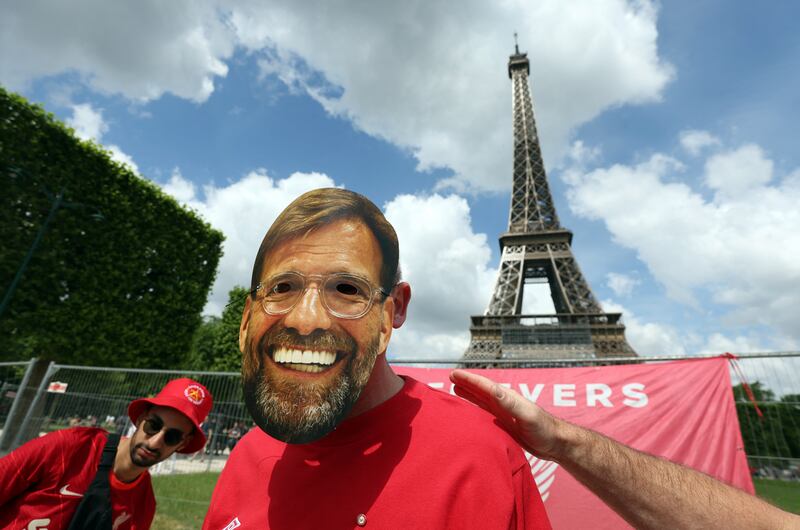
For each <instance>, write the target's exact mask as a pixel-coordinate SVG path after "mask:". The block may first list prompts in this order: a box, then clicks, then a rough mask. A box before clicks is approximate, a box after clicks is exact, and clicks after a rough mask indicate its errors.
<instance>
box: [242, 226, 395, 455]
mask: <svg viewBox="0 0 800 530" xmlns="http://www.w3.org/2000/svg"><path fill="white" fill-rule="evenodd" d="M380 268H381V252H380V247H379V246H378V242H377V240H376V239H375V236H374V235H373V234H372V232H371V231H370V230H369V229H368V228H367V227H366V226H364V225H363V224H362V223H361V222H359V221H351V220H343V221H337V222H333V223H331V224H329V225H327V226H324V227H321V228H319V229H317V230H314V231H312V232H311V233H309V234H307V235H305V236H303V237H298V238H295V239H291V240H289V241H286V242H284V243H282V244H281V245H279V246H277V247H276V248H275V249H274V250H273V251H272V252H270V254H269V255H268V256H267V259H266V261H265V263H264V267H263V269H262V276H261V277H262V281H261V284H260V288H259V289H258V290H257V291H256V296H255V299H252V298H248V302H247V305H246V307H245V311H244V316H243V319H242V326H241V330H240V347H241V349H242V352H243V353H244V356H243V361H242V362H243V370H242V378H243V385H244V393H245V403H246V404H247V407H248V409H249V410H250V413H251V415H252V416H253V419H254V420H255V422H256V424H257V425H258V426H259V427H260V428H261V429H262V430H264V431H265V432H266V433H267V434H269V435H270V436H272V437H274V438H276V439H278V440H282V441H284V442H288V443H308V442H311V441H314V440H317V439H319V438H322V437H323V436H325V435H326V434H328V433H329V432H331V431H332V430H333V429H334V428H335V427H336V425H338V424H339V422H341V421H342V420H343V419H344V418H346V417H347V415H348V413H349V412H350V410H351V409H352V408H353V405H354V404H355V403H356V401H358V399H359V397H360V396H361V394H362V390H364V387H365V386H366V385H367V382H368V381H369V378H370V375H371V374H372V370H373V367H374V365H375V359H376V358H377V356H378V355H380V354H382V353H384V352H385V351H386V345H387V343H388V339H389V336H390V335H391V316H389V315H387V314H386V306H387V305H389V304H387V303H386V296H385V294H384V293H382V292H381V291H380V289H379V288H378V284H379V274H380Z"/></svg>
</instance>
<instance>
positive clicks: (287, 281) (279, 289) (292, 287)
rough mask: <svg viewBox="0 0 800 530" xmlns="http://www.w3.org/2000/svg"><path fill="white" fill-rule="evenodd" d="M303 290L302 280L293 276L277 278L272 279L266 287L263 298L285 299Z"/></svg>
mask: <svg viewBox="0 0 800 530" xmlns="http://www.w3.org/2000/svg"><path fill="white" fill-rule="evenodd" d="M302 288H303V280H302V278H295V277H293V276H279V277H276V278H272V279H271V280H270V281H269V283H267V285H266V290H265V291H264V296H265V297H266V298H267V299H276V298H285V297H287V296H293V295H295V294H297V293H298V292H300V291H301V290H302Z"/></svg>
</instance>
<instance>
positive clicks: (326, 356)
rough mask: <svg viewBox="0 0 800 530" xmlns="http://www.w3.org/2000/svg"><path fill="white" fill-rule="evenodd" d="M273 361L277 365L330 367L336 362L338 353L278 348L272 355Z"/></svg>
mask: <svg viewBox="0 0 800 530" xmlns="http://www.w3.org/2000/svg"><path fill="white" fill-rule="evenodd" d="M272 359H273V360H274V361H275V362H276V363H282V364H287V363H291V364H296V365H301V366H304V365H307V366H314V365H319V366H330V365H332V364H333V363H335V362H336V353H335V352H331V351H311V350H304V351H303V350H295V349H288V348H276V349H275V352H274V353H273V354H272Z"/></svg>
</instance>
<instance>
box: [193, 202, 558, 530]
mask: <svg viewBox="0 0 800 530" xmlns="http://www.w3.org/2000/svg"><path fill="white" fill-rule="evenodd" d="M398 258H399V249H398V243H397V236H396V234H395V231H394V229H393V228H392V226H391V225H390V224H389V223H388V222H387V221H386V219H385V218H384V216H383V214H382V213H381V212H380V210H379V209H378V208H377V207H376V206H375V205H374V204H372V203H371V202H370V201H369V200H367V199H366V198H364V197H363V196H361V195H358V194H357V193H353V192H350V191H346V190H341V189H321V190H315V191H312V192H309V193H306V194H305V195H303V196H301V197H300V198H298V199H297V200H295V201H294V202H293V203H292V204H290V205H289V206H288V207H287V208H286V209H285V210H284V211H283V212H282V213H281V214H280V216H278V218H277V219H276V221H275V223H274V224H273V225H272V227H271V228H270V229H269V231H268V232H267V234H266V236H265V237H264V240H263V241H262V243H261V247H260V248H259V251H258V254H257V256H256V260H255V265H254V268H253V275H252V282H251V293H250V296H249V297H248V299H247V302H246V305H245V309H244V313H243V316H242V323H241V328H240V335H239V345H240V349H241V350H242V355H243V357H242V382H243V388H244V398H245V403H246V404H247V407H248V409H249V411H250V413H251V415H252V416H253V419H254V420H255V422H256V424H257V425H258V426H259V427H260V429H252V430H251V431H250V432H249V433H248V434H247V435H246V436H244V437H243V438H242V439H241V441H240V442H239V443H238V444H237V445H236V448H235V450H234V451H233V453H232V454H231V457H230V459H229V460H228V463H227V464H226V466H225V469H224V471H223V473H222V475H221V476H220V478H219V481H218V483H217V486H216V489H215V491H214V495H213V498H212V500H211V505H210V507H209V510H208V514H207V516H206V520H205V523H204V526H203V528H206V529H209V530H220V529H229V530H233V529H235V528H238V527H242V528H301V529H302V528H359V527H370V528H481V529H484V528H504V529H505V528H549V527H550V524H549V522H548V519H547V515H546V513H545V511H544V507H543V505H542V501H541V499H540V497H539V493H538V491H537V489H536V486H535V484H534V482H533V479H532V476H531V472H530V466H529V465H528V462H527V460H526V458H525V456H524V454H523V452H522V451H521V450H520V448H519V447H518V446H517V444H516V443H515V442H514V440H513V439H512V438H511V437H510V436H509V435H508V434H506V433H505V432H504V431H502V430H501V429H499V428H498V427H497V426H496V425H495V424H494V423H493V420H492V417H491V416H490V415H488V414H486V413H485V412H483V411H481V410H480V409H478V408H477V407H473V406H472V405H470V404H468V403H466V402H464V401H462V400H460V399H458V398H454V397H452V396H450V395H448V394H445V393H443V392H439V391H436V390H433V389H431V388H429V387H427V385H424V384H421V383H419V382H417V381H415V380H413V379H411V378H408V377H400V376H398V375H397V374H395V373H394V372H393V371H392V369H391V367H390V366H389V364H388V362H387V360H386V355H385V354H386V349H387V347H388V344H389V339H390V337H391V334H392V328H398V327H400V326H401V325H402V324H403V322H404V321H405V316H406V309H407V307H408V303H409V300H410V298H411V289H410V287H409V285H408V284H407V283H404V282H401V281H400V275H399V270H398Z"/></svg>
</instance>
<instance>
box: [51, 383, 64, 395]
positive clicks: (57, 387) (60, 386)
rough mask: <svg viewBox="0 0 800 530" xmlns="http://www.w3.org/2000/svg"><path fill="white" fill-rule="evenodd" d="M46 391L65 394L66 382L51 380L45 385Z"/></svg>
mask: <svg viewBox="0 0 800 530" xmlns="http://www.w3.org/2000/svg"><path fill="white" fill-rule="evenodd" d="M47 391H48V392H55V393H56V394H66V392H67V383H62V382H60V381H53V382H52V383H50V384H49V385H47Z"/></svg>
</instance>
